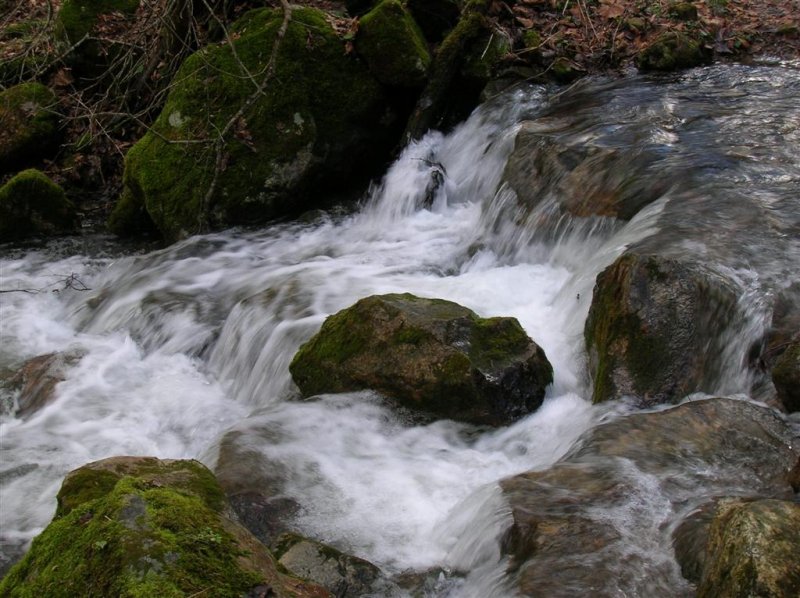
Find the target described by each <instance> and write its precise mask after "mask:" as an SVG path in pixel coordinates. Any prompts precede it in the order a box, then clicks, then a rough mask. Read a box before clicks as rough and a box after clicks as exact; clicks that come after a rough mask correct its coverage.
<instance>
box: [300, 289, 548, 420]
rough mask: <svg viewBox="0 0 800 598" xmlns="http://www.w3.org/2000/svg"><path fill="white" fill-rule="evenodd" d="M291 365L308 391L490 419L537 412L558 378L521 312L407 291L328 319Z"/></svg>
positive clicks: (370, 299)
mask: <svg viewBox="0 0 800 598" xmlns="http://www.w3.org/2000/svg"><path fill="white" fill-rule="evenodd" d="M289 369H290V371H291V373H292V378H293V379H294V381H295V383H296V384H297V385H298V386H299V387H300V390H301V392H302V393H303V395H304V396H311V395H315V394H322V393H337V392H347V391H357V390H368V389H371V390H375V391H378V392H381V393H383V394H384V395H386V396H388V397H389V398H392V399H394V400H397V401H398V402H399V403H401V404H403V405H407V406H410V407H415V408H417V409H421V410H423V411H427V412H430V413H434V414H437V415H439V416H443V417H447V418H451V419H456V420H461V421H466V422H471V423H476V424H490V425H498V424H506V423H509V422H511V421H513V420H515V419H517V418H519V417H522V416H524V415H525V414H527V413H530V412H531V411H533V410H535V409H536V408H537V407H538V406H539V405H540V404H541V402H542V400H543V399H544V392H545V387H546V386H547V385H548V384H550V383H551V382H552V367H551V366H550V363H549V362H548V361H547V358H546V357H545V354H544V351H543V350H542V349H541V348H540V347H539V346H538V345H536V343H534V342H533V341H532V340H531V339H530V338H528V336H527V335H526V334H525V332H524V330H522V328H521V327H520V325H519V323H518V322H517V321H516V320H515V319H513V318H487V319H484V318H479V317H478V316H477V315H476V314H475V313H474V312H472V311H471V310H469V309H467V308H465V307H462V306H460V305H458V304H456V303H452V302H450V301H443V300H441V299H423V298H420V297H415V296H413V295H409V294H405V295H376V296H372V297H367V298H366V299H362V300H360V301H359V302H358V303H356V304H355V305H353V306H351V307H349V308H347V309H345V310H342V311H340V312H339V313H337V314H334V315H333V316H331V317H329V318H328V319H327V320H326V321H325V323H324V324H323V326H322V329H321V330H320V331H319V333H318V334H317V335H316V336H315V337H314V338H312V339H311V340H310V341H308V342H307V343H306V344H305V345H303V346H302V347H301V348H300V350H299V351H298V353H297V355H295V358H294V360H293V361H292V363H291V365H290V367H289Z"/></svg>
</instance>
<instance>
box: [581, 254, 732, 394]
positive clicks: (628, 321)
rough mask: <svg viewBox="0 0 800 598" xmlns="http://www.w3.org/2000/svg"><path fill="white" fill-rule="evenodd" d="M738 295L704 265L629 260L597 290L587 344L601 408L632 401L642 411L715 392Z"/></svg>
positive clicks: (602, 277)
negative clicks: (726, 331)
mask: <svg viewBox="0 0 800 598" xmlns="http://www.w3.org/2000/svg"><path fill="white" fill-rule="evenodd" d="M735 309H736V296H735V293H734V291H733V289H732V288H730V287H729V286H728V285H727V284H726V283H725V282H724V281H723V280H722V279H721V278H719V277H717V276H715V275H714V274H713V273H712V272H710V271H706V270H704V269H703V268H702V267H701V266H698V265H692V264H688V263H685V262H681V261H678V260H673V259H667V258H663V257H659V256H655V255H638V254H635V253H626V254H624V255H622V256H621V257H620V258H619V259H617V261H615V262H614V263H613V264H612V265H611V266H609V267H608V268H606V269H605V270H603V272H601V273H600V274H599V275H598V276H597V280H596V282H595V286H594V293H593V296H592V305H591V307H590V309H589V315H588V318H587V320H586V326H585V329H584V337H585V340H586V350H587V352H588V354H589V370H590V374H591V376H592V380H593V382H594V393H593V396H592V400H593V401H594V402H595V403H598V402H602V401H606V400H608V399H612V398H618V397H621V396H624V395H627V396H633V397H635V398H636V402H637V404H638V405H639V406H641V407H647V406H650V405H655V404H659V403H674V402H677V401H679V400H680V399H682V398H683V397H685V396H686V395H687V394H689V393H692V392H698V391H706V392H713V390H714V389H713V388H711V387H710V384H711V383H712V381H713V380H714V379H715V378H716V376H717V374H718V368H719V367H720V364H719V361H718V360H719V357H720V355H721V353H722V347H721V346H717V344H718V343H719V342H720V341H718V340H717V339H719V337H720V333H721V331H723V330H724V329H725V328H726V327H727V326H728V325H729V323H730V322H731V320H732V318H733V317H734V316H735V313H736V311H735Z"/></svg>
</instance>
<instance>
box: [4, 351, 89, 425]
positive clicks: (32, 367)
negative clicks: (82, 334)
mask: <svg viewBox="0 0 800 598" xmlns="http://www.w3.org/2000/svg"><path fill="white" fill-rule="evenodd" d="M82 357H83V353H82V352H81V351H66V352H59V353H47V354H45V355H37V356H36V357H31V358H30V359H28V360H26V361H25V362H23V363H22V365H20V366H19V367H18V368H17V369H16V371H14V372H13V373H12V374H11V375H10V376H8V377H5V376H0V388H2V389H3V390H5V391H10V393H12V394H13V395H14V403H15V405H12V406H10V407H11V408H12V409H15V411H14V415H15V416H16V417H19V418H22V419H25V418H28V417H30V416H31V415H33V414H34V413H36V412H37V411H39V409H41V408H42V407H45V406H46V405H49V404H50V403H51V402H52V401H53V399H54V398H55V389H56V384H58V383H59V382H62V381H63V380H65V378H66V370H67V369H68V368H70V367H72V366H74V365H75V364H76V363H78V361H80V359H81V358H82ZM3 411H5V408H4V406H0V413H2V412H3Z"/></svg>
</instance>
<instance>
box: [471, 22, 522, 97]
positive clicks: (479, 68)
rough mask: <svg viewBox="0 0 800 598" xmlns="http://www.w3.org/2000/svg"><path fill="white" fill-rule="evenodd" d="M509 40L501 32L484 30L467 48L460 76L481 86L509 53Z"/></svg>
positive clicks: (493, 73)
mask: <svg viewBox="0 0 800 598" xmlns="http://www.w3.org/2000/svg"><path fill="white" fill-rule="evenodd" d="M511 45H512V43H511V39H510V38H509V37H508V35H507V34H506V33H505V32H503V31H501V30H496V31H491V30H486V31H484V32H483V34H482V35H479V36H478V37H477V38H476V39H474V40H472V42H471V43H470V44H469V46H468V48H467V53H466V56H465V59H464V64H463V65H462V66H461V76H462V77H464V78H465V79H466V80H468V81H472V82H477V83H479V84H480V85H481V86H483V85H486V83H487V82H488V81H489V80H490V79H491V78H492V77H493V76H494V75H495V73H496V72H497V69H498V66H499V65H500V63H501V61H502V60H503V58H505V57H506V56H507V55H508V53H509V52H510V51H511Z"/></svg>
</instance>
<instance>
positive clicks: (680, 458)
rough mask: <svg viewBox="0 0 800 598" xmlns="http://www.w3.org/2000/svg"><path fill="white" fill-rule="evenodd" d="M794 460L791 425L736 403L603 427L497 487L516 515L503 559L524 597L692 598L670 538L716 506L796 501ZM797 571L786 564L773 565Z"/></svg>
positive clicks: (714, 402) (799, 450)
mask: <svg viewBox="0 0 800 598" xmlns="http://www.w3.org/2000/svg"><path fill="white" fill-rule="evenodd" d="M798 456H800V444H798V442H797V437H796V432H795V431H794V430H793V429H792V426H791V425H790V424H789V423H787V422H786V421H785V420H783V419H782V418H781V417H780V416H778V415H777V414H776V413H775V412H774V411H772V410H770V409H767V408H765V407H762V406H759V405H756V404H754V403H750V402H747V401H741V400H733V399H722V398H715V399H707V400H702V401H693V402H689V403H685V404H682V405H680V406H677V407H673V408H671V409H668V410H665V411H660V412H652V413H635V414H633V415H628V416H626V417H621V418H619V419H616V420H614V421H612V422H610V423H606V424H603V425H601V426H598V427H597V428H595V429H593V430H592V431H590V432H589V433H588V434H587V435H586V437H584V438H583V439H582V441H581V442H580V443H579V444H578V445H577V446H576V448H575V449H574V450H573V451H572V452H571V453H570V454H569V455H567V456H566V457H565V458H564V459H563V460H562V461H561V462H559V463H557V464H556V465H555V466H553V467H552V468H551V469H549V470H546V471H532V472H527V473H524V474H521V475H518V476H515V477H512V478H509V479H506V480H503V481H502V482H501V487H502V489H503V492H504V495H505V497H506V499H507V500H508V503H509V506H510V508H511V514H512V525H511V527H510V528H509V530H508V531H507V533H506V536H505V538H504V540H503V543H502V550H503V553H504V554H505V555H507V556H509V557H510V563H509V569H510V572H511V573H513V574H514V579H515V580H516V584H517V590H518V591H519V593H520V594H522V595H525V596H542V597H545V596H546V597H552V598H557V597H561V596H564V597H567V596H575V595H578V594H581V593H585V591H586V588H588V587H591V588H592V596H598V597H603V596H609V597H610V596H619V595H629V596H644V595H667V594H665V591H666V590H668V591H669V592H674V594H669V595H683V593H682V592H684V591H685V593H686V594H687V595H688V594H689V584H688V582H684V581H683V578H682V576H681V568H680V567H679V566H678V563H677V562H672V561H671V560H670V559H669V558H668V557H666V558H665V555H666V554H667V553H666V551H665V548H664V547H665V546H667V547H668V546H669V544H670V542H671V541H672V537H671V534H672V530H674V529H675V528H677V527H679V525H680V523H681V521H682V519H683V518H684V517H685V516H686V514H687V513H692V512H694V511H695V510H696V509H699V508H701V507H702V506H703V505H706V504H707V503H709V502H711V501H713V500H714V499H715V498H716V497H718V496H730V495H737V496H740V497H751V498H762V497H763V498H774V499H778V500H792V498H793V497H794V496H795V494H794V490H793V488H792V486H791V485H790V480H789V479H788V477H787V472H788V471H789V470H790V469H791V467H792V466H793V465H794V464H795V463H796V460H797V458H798ZM692 542H693V545H694V546H702V545H704V541H701V542H696V541H692ZM690 543H691V542H690ZM684 544H686V543H684ZM683 550H687V549H683ZM697 562H699V561H695V565H694V567H695V570H698V568H700V569H702V567H703V565H702V562H700V564H699V565H697ZM795 564H796V558H794V557H790V560H784V561H782V562H781V563H778V562H776V563H775V566H776V567H790V566H793V565H795ZM620 567H624V568H623V569H620ZM622 572H624V573H622ZM682 584H683V586H682ZM717 595H720V596H722V595H747V594H725V593H719V594H717Z"/></svg>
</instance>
